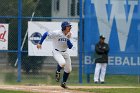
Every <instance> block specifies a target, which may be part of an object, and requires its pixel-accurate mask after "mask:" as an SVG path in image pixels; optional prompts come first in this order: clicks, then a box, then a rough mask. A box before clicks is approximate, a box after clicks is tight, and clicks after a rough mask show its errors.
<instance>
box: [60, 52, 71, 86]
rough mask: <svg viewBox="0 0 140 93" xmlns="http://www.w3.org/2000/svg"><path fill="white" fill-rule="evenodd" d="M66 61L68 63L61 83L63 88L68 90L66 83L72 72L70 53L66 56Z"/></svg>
mask: <svg viewBox="0 0 140 93" xmlns="http://www.w3.org/2000/svg"><path fill="white" fill-rule="evenodd" d="M64 59H65V61H66V65H65V67H64V74H63V81H62V83H61V87H63V88H68V87H67V86H66V82H67V79H68V77H69V74H70V72H71V71H72V66H71V58H70V56H69V54H68V53H65V54H64Z"/></svg>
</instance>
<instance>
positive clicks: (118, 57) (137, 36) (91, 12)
mask: <svg viewBox="0 0 140 93" xmlns="http://www.w3.org/2000/svg"><path fill="white" fill-rule="evenodd" d="M84 10H85V21H84V22H85V25H84V37H85V38H84V41H85V42H84V53H85V60H84V63H85V65H84V70H85V73H94V68H95V64H94V60H95V57H94V53H95V51H94V48H95V44H96V43H97V42H98V41H99V36H100V35H101V34H102V35H104V36H105V37H106V39H105V40H106V41H105V42H106V43H108V44H109V46H110V52H109V63H108V67H107V73H110V74H134V75H138V74H140V0H85V9H84Z"/></svg>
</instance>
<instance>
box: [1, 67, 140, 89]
mask: <svg viewBox="0 0 140 93" xmlns="http://www.w3.org/2000/svg"><path fill="white" fill-rule="evenodd" d="M62 74H63V71H62V72H61V77H62ZM78 75H79V74H78V70H77V69H75V68H74V69H73V71H72V72H71V74H70V76H69V79H68V85H77V86H78V85H81V86H85V85H86V86H100V84H96V85H95V84H94V81H93V76H94V75H93V74H91V75H90V83H87V78H86V75H85V74H84V73H83V83H82V84H80V83H79V76H78ZM0 80H1V81H2V82H3V83H4V84H8V85H28V84H33V85H38V84H45V85H59V83H58V82H56V81H55V69H48V70H47V72H44V73H43V72H41V73H38V74H25V73H22V75H21V82H17V73H13V72H6V73H4V72H1V73H0ZM0 83H1V82H0ZM1 84H2V83H1ZM110 85H111V86H140V84H139V83H138V76H129V75H107V76H106V84H103V86H110Z"/></svg>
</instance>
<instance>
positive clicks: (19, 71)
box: [17, 0, 22, 82]
mask: <svg viewBox="0 0 140 93" xmlns="http://www.w3.org/2000/svg"><path fill="white" fill-rule="evenodd" d="M21 31H22V0H18V78H17V82H20V81H21Z"/></svg>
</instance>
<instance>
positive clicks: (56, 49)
mask: <svg viewBox="0 0 140 93" xmlns="http://www.w3.org/2000/svg"><path fill="white" fill-rule="evenodd" d="M55 50H56V51H60V50H58V49H55ZM60 52H66V50H65V51H60Z"/></svg>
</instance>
